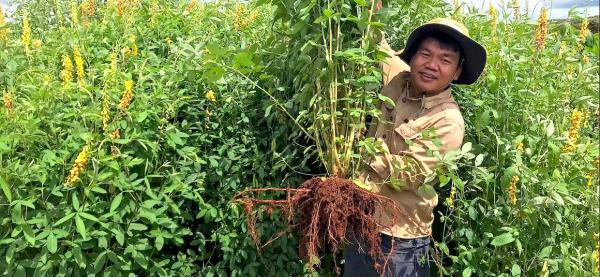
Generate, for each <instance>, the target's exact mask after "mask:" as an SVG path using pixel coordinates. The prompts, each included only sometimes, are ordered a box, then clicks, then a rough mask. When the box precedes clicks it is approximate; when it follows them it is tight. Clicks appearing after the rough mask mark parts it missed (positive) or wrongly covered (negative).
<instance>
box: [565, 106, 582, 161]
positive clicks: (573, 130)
mask: <svg viewBox="0 0 600 277" xmlns="http://www.w3.org/2000/svg"><path fill="white" fill-rule="evenodd" d="M583 115H584V114H583V112H581V111H578V110H577V109H575V110H573V113H571V127H570V128H569V135H568V137H567V143H566V144H565V146H564V147H563V152H565V153H567V152H573V150H575V144H576V143H577V138H578V137H579V128H580V126H581V121H582V119H583Z"/></svg>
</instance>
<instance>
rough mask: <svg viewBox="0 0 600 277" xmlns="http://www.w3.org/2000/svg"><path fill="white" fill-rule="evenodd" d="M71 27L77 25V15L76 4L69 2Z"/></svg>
mask: <svg viewBox="0 0 600 277" xmlns="http://www.w3.org/2000/svg"><path fill="white" fill-rule="evenodd" d="M70 14H71V27H73V28H74V27H75V26H77V25H78V24H79V14H78V13H77V2H76V1H71V10H70Z"/></svg>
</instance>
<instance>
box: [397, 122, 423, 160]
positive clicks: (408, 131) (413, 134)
mask: <svg viewBox="0 0 600 277" xmlns="http://www.w3.org/2000/svg"><path fill="white" fill-rule="evenodd" d="M413 122H414V121H410V122H408V123H402V124H400V125H398V127H396V128H395V129H394V132H395V134H396V135H397V136H398V139H397V140H396V144H395V145H394V150H392V151H393V152H395V153H397V152H400V151H405V150H408V148H409V147H408V144H406V140H415V139H419V138H421V129H420V128H419V127H417V126H415V125H414V124H413Z"/></svg>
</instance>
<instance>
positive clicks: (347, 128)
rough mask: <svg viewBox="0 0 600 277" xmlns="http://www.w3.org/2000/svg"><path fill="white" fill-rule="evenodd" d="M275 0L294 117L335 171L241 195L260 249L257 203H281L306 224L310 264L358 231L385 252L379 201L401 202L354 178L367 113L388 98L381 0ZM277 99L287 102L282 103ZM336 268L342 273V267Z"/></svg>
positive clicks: (373, 251) (303, 237) (304, 250)
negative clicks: (272, 194)
mask: <svg viewBox="0 0 600 277" xmlns="http://www.w3.org/2000/svg"><path fill="white" fill-rule="evenodd" d="M269 3H270V4H272V5H274V6H275V7H276V11H275V21H276V22H278V23H281V25H278V26H281V28H282V29H283V30H282V32H281V33H283V34H285V35H284V37H283V38H281V39H280V41H284V42H285V43H286V47H287V53H286V59H287V62H286V63H285V66H284V68H277V69H276V71H277V72H281V73H279V74H282V73H283V74H285V75H286V76H282V78H281V79H283V80H286V81H287V82H288V83H287V84H286V85H287V87H288V88H290V89H291V90H292V91H294V92H295V93H294V96H293V100H294V102H295V103H296V104H297V105H298V106H299V109H300V112H299V115H298V116H297V117H296V118H293V120H294V122H295V123H296V125H297V126H300V129H301V130H302V131H304V134H305V135H306V136H307V137H308V138H309V139H310V140H311V145H314V147H315V148H316V152H317V155H318V157H319V161H320V162H321V164H322V165H323V167H324V168H325V170H326V171H327V176H329V177H327V178H325V177H315V178H312V179H310V180H308V181H306V182H305V183H304V184H302V185H301V186H300V187H299V188H298V189H288V190H284V191H286V192H287V193H286V198H285V200H265V199H258V198H255V197H253V196H254V194H253V193H256V192H264V191H278V190H281V189H274V188H273V189H271V188H263V189H254V190H247V191H244V192H242V193H240V194H239V195H238V197H236V199H237V200H239V201H241V202H242V203H244V204H245V209H244V210H245V211H246V215H247V218H248V226H249V230H250V234H251V235H252V237H253V238H254V240H255V242H256V243H257V247H259V248H260V247H261V246H260V244H259V242H258V235H257V234H256V231H255V224H256V219H255V218H254V216H253V208H254V206H255V205H267V206H270V207H278V208H280V209H281V210H282V211H283V214H284V215H286V217H287V218H288V220H289V223H290V224H289V226H290V227H294V228H296V230H297V231H298V234H299V235H300V244H301V245H300V255H301V257H303V258H304V259H305V260H309V261H310V262H309V266H310V267H312V266H313V265H314V264H316V262H314V261H318V256H319V255H320V254H322V253H325V252H326V253H329V254H335V253H336V252H338V250H339V249H340V246H341V245H342V244H343V243H345V242H347V241H349V239H350V238H351V237H350V236H355V237H354V238H352V239H354V240H357V241H361V242H363V243H364V244H363V245H364V247H366V250H367V253H368V254H369V255H370V256H372V257H373V258H380V257H382V256H383V253H381V252H382V251H381V249H380V241H379V236H378V233H379V231H380V230H381V229H383V228H386V227H387V226H381V225H379V224H378V222H379V220H377V218H376V213H375V207H376V206H377V205H388V206H389V205H394V203H393V201H392V200H390V199H387V198H385V197H383V196H379V195H376V194H373V193H370V192H368V191H366V190H363V189H362V188H360V187H359V186H357V185H356V184H355V183H353V182H352V181H351V180H350V179H349V178H352V177H353V176H354V175H356V174H355V173H357V172H358V169H359V166H360V163H361V161H360V160H361V155H360V154H359V148H360V147H359V142H362V141H361V140H360V136H361V134H362V133H363V131H364V128H365V120H366V115H367V114H372V115H374V116H377V114H378V111H377V109H376V108H375V102H377V99H379V100H383V101H385V100H386V99H384V97H383V96H380V95H379V94H378V93H377V92H376V91H377V89H378V88H379V85H380V83H379V82H380V81H379V80H380V79H381V78H380V73H379V71H378V67H377V62H378V60H379V59H380V58H382V57H383V55H381V52H378V51H377V44H378V43H377V42H378V39H379V38H380V37H379V34H380V29H381V27H383V24H382V23H379V22H377V20H376V19H377V15H376V14H374V12H373V10H374V9H373V8H374V5H375V1H356V0H352V1H351V0H341V1H322V0H319V1H316V0H271V1H269ZM289 76H293V78H289ZM261 90H263V91H264V92H267V91H266V90H264V89H262V88H261ZM269 96H271V94H269ZM271 99H272V100H273V97H272V96H271ZM275 105H276V106H277V108H280V109H283V106H282V105H280V104H278V103H277V102H276V103H275ZM285 112H286V114H287V115H288V116H290V114H289V113H288V112H287V111H285ZM290 117H291V116H290ZM304 127H306V128H304ZM362 144H364V142H363V143H362ZM397 216H398V215H396V217H397ZM392 224H393V223H392ZM269 242H270V241H269ZM267 244H268V243H267ZM334 260H335V259H334ZM376 260H379V259H376ZM334 263H335V262H334ZM375 268H376V269H380V268H381V265H380V264H376V265H375ZM336 270H338V273H339V269H338V268H337V266H336Z"/></svg>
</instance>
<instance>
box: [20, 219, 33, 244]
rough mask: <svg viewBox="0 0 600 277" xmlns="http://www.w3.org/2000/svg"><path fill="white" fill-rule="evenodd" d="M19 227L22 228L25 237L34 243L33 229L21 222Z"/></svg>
mask: <svg viewBox="0 0 600 277" xmlns="http://www.w3.org/2000/svg"><path fill="white" fill-rule="evenodd" d="M21 229H23V234H24V235H25V239H26V240H27V241H28V242H29V243H30V244H31V245H35V233H33V229H31V226H29V224H22V225H21Z"/></svg>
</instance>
